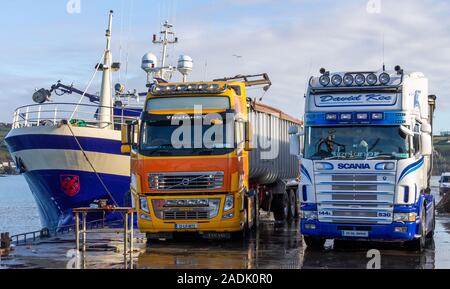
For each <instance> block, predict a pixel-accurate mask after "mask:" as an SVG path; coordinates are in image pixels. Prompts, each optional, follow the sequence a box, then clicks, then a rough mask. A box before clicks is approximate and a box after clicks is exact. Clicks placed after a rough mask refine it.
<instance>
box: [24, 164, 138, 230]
mask: <svg viewBox="0 0 450 289" xmlns="http://www.w3.org/2000/svg"><path fill="white" fill-rule="evenodd" d="M62 175H74V176H78V177H79V180H80V181H79V184H80V190H79V193H78V194H77V195H75V196H74V197H69V196H67V195H66V194H65V193H64V191H63V190H62V189H61V176H62ZM24 177H25V179H26V181H27V183H28V185H29V187H30V189H31V192H32V193H33V196H34V198H35V199H36V202H37V204H38V208H39V212H40V215H41V219H42V225H44V226H45V227H48V228H56V227H60V226H65V225H70V224H72V223H73V221H74V218H73V214H72V209H73V208H78V207H89V205H90V204H91V203H92V202H93V201H95V200H98V199H109V200H110V199H111V198H110V197H109V195H108V193H107V192H106V191H105V189H104V188H103V186H102V184H101V183H100V181H99V179H98V178H97V176H96V175H95V174H94V173H92V172H81V171H70V170H45V171H33V172H27V173H25V174H24ZM100 177H101V178H102V180H103V182H104V183H105V184H106V186H107V187H108V190H109V191H110V192H111V194H112V195H113V197H114V199H115V201H116V202H117V203H118V205H119V206H123V205H125V203H128V204H126V205H129V204H131V203H130V202H131V200H130V199H128V198H126V196H125V194H126V192H128V191H129V189H130V178H129V177H123V176H117V175H108V174H100ZM109 203H110V204H114V203H113V202H112V201H109ZM106 217H107V219H108V220H120V219H121V218H122V217H121V215H120V214H110V215H108V216H106ZM89 218H91V219H99V218H102V216H95V215H91V216H89Z"/></svg>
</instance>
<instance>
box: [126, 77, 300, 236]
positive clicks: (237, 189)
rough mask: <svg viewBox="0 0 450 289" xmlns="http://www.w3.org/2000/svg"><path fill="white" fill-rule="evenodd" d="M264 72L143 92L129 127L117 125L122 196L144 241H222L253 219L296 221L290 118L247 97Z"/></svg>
mask: <svg viewBox="0 0 450 289" xmlns="http://www.w3.org/2000/svg"><path fill="white" fill-rule="evenodd" d="M257 85H262V86H264V89H265V90H266V91H267V90H268V89H269V87H270V86H271V82H270V80H269V77H268V76H267V74H259V75H249V76H237V77H233V78H224V79H218V80H214V81H212V82H192V83H162V84H155V85H152V87H151V88H150V90H149V91H150V92H149V94H148V96H147V100H146V104H145V109H144V110H143V113H142V115H141V118H140V120H139V121H136V122H134V123H132V124H129V125H127V126H124V127H123V130H122V143H123V145H122V152H123V153H130V154H131V194H132V200H133V206H134V207H135V208H136V209H137V215H138V227H139V229H140V231H141V232H144V233H146V234H147V239H149V240H151V239H171V238H173V237H174V234H176V233H188V232H190V233H198V234H200V235H202V236H203V237H204V238H229V237H231V236H232V235H234V234H235V233H236V235H238V236H241V235H243V233H244V232H246V231H248V230H252V229H255V228H257V225H258V220H259V211H260V209H263V210H265V211H272V212H273V213H274V217H275V219H276V220H286V219H289V218H295V217H296V216H297V214H298V209H299V206H298V200H299V198H298V196H297V187H298V181H299V180H298V177H299V165H298V159H297V158H296V157H292V156H291V155H290V147H289V128H290V127H291V126H294V127H295V126H301V125H302V122H301V121H300V120H298V119H296V118H293V117H290V116H288V115H287V114H285V113H283V112H281V111H280V110H277V109H275V108H272V107H270V106H267V105H264V104H261V103H258V102H255V101H253V100H252V99H250V98H247V94H246V90H247V87H249V86H257Z"/></svg>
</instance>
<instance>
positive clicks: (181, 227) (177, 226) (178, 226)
mask: <svg viewBox="0 0 450 289" xmlns="http://www.w3.org/2000/svg"><path fill="white" fill-rule="evenodd" d="M197 228H198V226H197V224H175V229H177V230H192V229H197Z"/></svg>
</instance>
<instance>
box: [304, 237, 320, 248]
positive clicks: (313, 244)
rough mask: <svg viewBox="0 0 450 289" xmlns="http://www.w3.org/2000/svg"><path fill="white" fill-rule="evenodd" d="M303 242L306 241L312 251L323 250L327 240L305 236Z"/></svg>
mask: <svg viewBox="0 0 450 289" xmlns="http://www.w3.org/2000/svg"><path fill="white" fill-rule="evenodd" d="M303 240H305V243H306V246H308V248H310V249H319V250H322V249H323V246H324V245H325V242H326V239H322V238H314V237H307V236H303Z"/></svg>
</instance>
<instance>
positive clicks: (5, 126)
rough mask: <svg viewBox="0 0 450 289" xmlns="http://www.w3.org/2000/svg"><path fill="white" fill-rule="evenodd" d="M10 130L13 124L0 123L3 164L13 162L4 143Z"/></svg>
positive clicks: (1, 158)
mask: <svg viewBox="0 0 450 289" xmlns="http://www.w3.org/2000/svg"><path fill="white" fill-rule="evenodd" d="M10 130H11V124H5V123H0V162H2V163H3V162H7V161H10V160H11V158H10V156H9V153H8V150H7V149H6V145H5V142H4V141H3V140H4V139H5V136H6V135H7V134H8V132H9V131H10Z"/></svg>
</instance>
